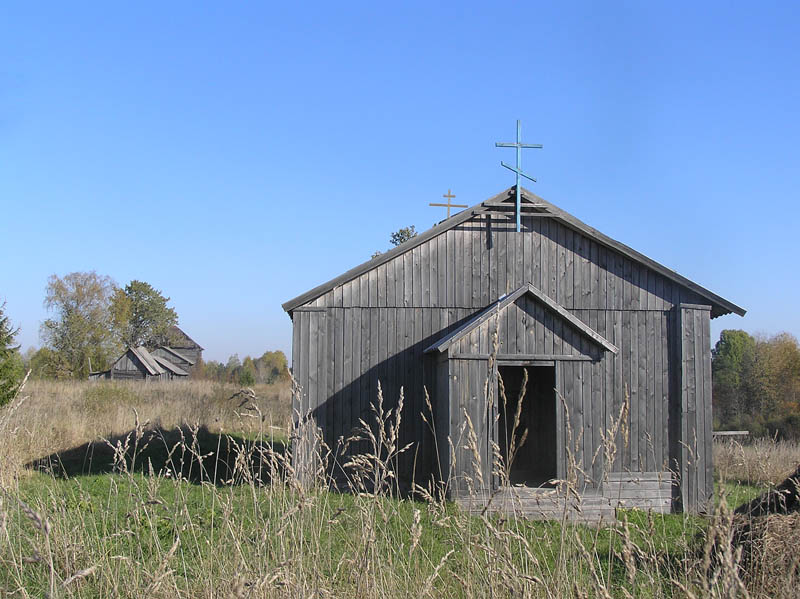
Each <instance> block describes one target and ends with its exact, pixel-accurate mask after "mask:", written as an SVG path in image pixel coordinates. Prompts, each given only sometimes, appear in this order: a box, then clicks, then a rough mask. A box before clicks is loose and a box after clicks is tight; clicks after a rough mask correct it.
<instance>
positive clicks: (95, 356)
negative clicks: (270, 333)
mask: <svg viewBox="0 0 800 599" xmlns="http://www.w3.org/2000/svg"><path fill="white" fill-rule="evenodd" d="M169 301H170V298H169V297H167V296H165V295H164V294H163V293H162V292H161V291H160V290H159V289H156V288H154V287H153V286H152V285H150V284H149V283H147V282H145V281H138V280H133V281H130V282H129V283H128V284H127V285H125V286H124V287H120V286H118V285H117V284H116V282H115V281H114V280H113V279H112V278H111V277H109V276H106V275H100V274H98V273H96V272H94V271H91V272H73V273H69V274H67V275H65V276H63V277H59V276H57V275H52V276H51V277H50V278H49V279H48V280H47V285H46V287H45V297H44V306H45V308H47V310H48V312H49V315H50V317H49V318H47V319H46V320H45V321H44V322H43V323H42V324H41V327H40V330H39V333H40V338H41V340H42V344H43V345H42V347H41V348H39V349H32V348H31V349H29V350H28V351H26V352H24V353H22V352H20V347H19V345H17V344H15V342H14V340H15V338H16V335H17V333H18V332H19V329H18V328H15V327H14V326H13V324H12V320H11V319H10V317H9V316H8V315H6V304H5V303H3V304H0V405H2V404H3V403H4V402H5V401H7V400H8V398H9V397H12V396H13V394H14V392H15V391H16V388H17V385H18V384H19V381H20V380H21V378H22V376H23V375H24V373H26V372H27V371H29V370H30V373H31V377H33V378H54V379H86V378H87V377H88V375H89V372H91V371H95V372H96V371H102V370H106V369H107V368H109V367H110V366H111V364H113V362H114V361H115V360H116V359H117V358H118V357H119V356H120V355H121V354H122V352H123V351H124V349H125V348H126V347H138V346H144V347H146V348H148V349H154V348H156V347H158V346H161V345H171V344H173V342H174V341H176V339H173V335H175V333H174V330H173V327H174V326H175V325H177V324H178V313H177V311H176V310H175V308H173V307H172V306H170V305H169ZM286 370H287V368H286V356H284V355H283V352H280V351H278V352H270V351H267V352H265V353H264V354H263V355H262V356H260V357H258V358H250V357H249V356H248V357H247V358H245V360H244V361H243V362H241V361H240V360H239V358H238V356H232V357H231V358H230V359H229V360H228V362H226V363H225V364H224V365H223V364H220V363H218V362H213V361H212V362H208V363H205V364H197V365H196V366H195V368H194V370H193V372H192V376H194V377H206V378H209V379H211V380H219V381H232V382H240V383H242V384H255V383H262V382H263V383H271V382H275V381H277V380H278V379H279V378H280V377H282V376H283V377H287V376H288V372H285V371H286Z"/></svg>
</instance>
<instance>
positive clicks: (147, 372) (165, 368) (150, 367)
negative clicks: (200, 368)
mask: <svg viewBox="0 0 800 599" xmlns="http://www.w3.org/2000/svg"><path fill="white" fill-rule="evenodd" d="M188 374H189V373H188V372H186V371H185V370H183V369H182V368H180V367H179V366H177V365H176V364H174V363H172V362H170V361H169V360H166V359H164V358H162V357H161V356H155V355H153V354H151V353H150V352H149V351H147V348H145V347H141V346H140V347H129V348H128V349H126V350H125V353H123V354H122V355H121V356H120V357H119V358H117V360H116V361H115V362H114V364H112V365H111V368H109V369H108V370H104V371H102V372H93V373H91V374H90V375H89V379H90V380H97V379H115V380H143V381H152V380H173V379H181V378H186V377H187V376H188Z"/></svg>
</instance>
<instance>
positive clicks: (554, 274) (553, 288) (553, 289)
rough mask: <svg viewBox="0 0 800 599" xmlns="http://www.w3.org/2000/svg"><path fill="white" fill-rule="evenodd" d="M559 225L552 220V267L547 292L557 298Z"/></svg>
mask: <svg viewBox="0 0 800 599" xmlns="http://www.w3.org/2000/svg"><path fill="white" fill-rule="evenodd" d="M560 226H561V225H559V224H558V223H557V222H555V221H551V222H550V231H549V232H548V235H547V251H548V267H549V269H550V276H549V286H548V288H547V290H546V292H547V294H548V295H549V296H550V297H551V298H553V299H555V298H556V297H558V243H557V242H558V238H557V231H558V228H559V227H560Z"/></svg>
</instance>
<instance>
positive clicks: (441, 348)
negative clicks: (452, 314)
mask: <svg viewBox="0 0 800 599" xmlns="http://www.w3.org/2000/svg"><path fill="white" fill-rule="evenodd" d="M526 294H527V295H530V296H532V297H533V298H534V299H535V300H537V301H539V302H541V303H542V304H544V306H545V307H546V308H547V309H548V310H550V311H552V312H555V314H556V315H557V316H558V317H560V318H561V319H563V320H565V321H567V322H568V323H569V324H570V325H572V326H573V327H574V328H576V329H577V330H578V331H579V332H580V333H581V334H583V335H584V336H586V337H587V338H589V339H590V340H591V341H593V342H594V343H596V344H597V345H599V346H600V347H602V348H603V349H604V350H606V351H610V352H611V353H612V354H616V353H618V352H619V349H618V348H617V346H616V345H614V344H613V343H611V342H610V341H608V340H607V339H606V338H605V337H603V336H602V335H601V334H600V333H598V332H597V331H595V330H594V329H593V328H591V327H590V326H589V325H587V324H586V323H585V322H583V321H582V320H581V319H579V318H578V317H576V316H574V315H573V314H572V313H571V312H570V311H569V310H567V309H566V308H564V306H562V305H561V304H559V303H558V302H556V301H553V300H552V299H550V298H549V297H548V296H547V295H546V294H545V293H543V292H542V291H540V290H539V289H537V288H536V287H534V286H533V285H531V284H530V283H529V284H527V285H523V286H522V287H520V288H519V289H517V290H516V291H514V292H513V293H510V294H509V295H507V296H505V297H502V298H500V299H499V300H497V301H495V302H492V303H491V304H489V305H488V306H487V307H486V308H484V309H483V310H481V311H480V312H479V313H478V314H476V315H475V316H474V317H472V318H471V319H470V320H468V321H467V322H465V323H464V324H463V325H461V326H460V327H458V328H457V329H456V330H455V331H453V332H452V333H450V334H449V335H446V336H445V337H443V338H442V339H440V340H439V341H437V342H436V343H434V344H433V345H431V346H430V347H428V348H427V349H426V350H425V353H426V354H427V353H432V352H434V351H438V352H439V353H442V352H445V351H446V350H447V349H448V348H449V347H450V346H451V345H452V344H453V343H455V342H457V341H459V340H460V339H462V338H464V337H465V336H466V335H468V334H469V333H470V332H471V331H473V330H474V329H475V328H477V327H479V326H480V325H482V324H483V323H484V322H486V321H487V320H489V318H491V317H492V316H494V315H495V314H499V313H500V312H501V311H503V310H504V309H505V308H506V307H508V306H509V305H510V304H513V303H514V302H515V301H517V300H518V299H519V298H520V297H522V296H523V295H526Z"/></svg>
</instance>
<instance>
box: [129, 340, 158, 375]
mask: <svg viewBox="0 0 800 599" xmlns="http://www.w3.org/2000/svg"><path fill="white" fill-rule="evenodd" d="M128 351H129V352H131V353H132V354H133V355H134V356H136V357H137V358H138V360H139V362H141V363H142V366H144V367H145V369H146V370H147V372H148V374H150V375H151V376H156V375H158V374H164V369H163V368H162V367H161V366H159V365H158V362H156V360H155V358H154V357H153V356H152V355H150V352H149V351H147V349H146V348H145V347H144V346H143V345H140V346H139V347H129V348H128Z"/></svg>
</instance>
